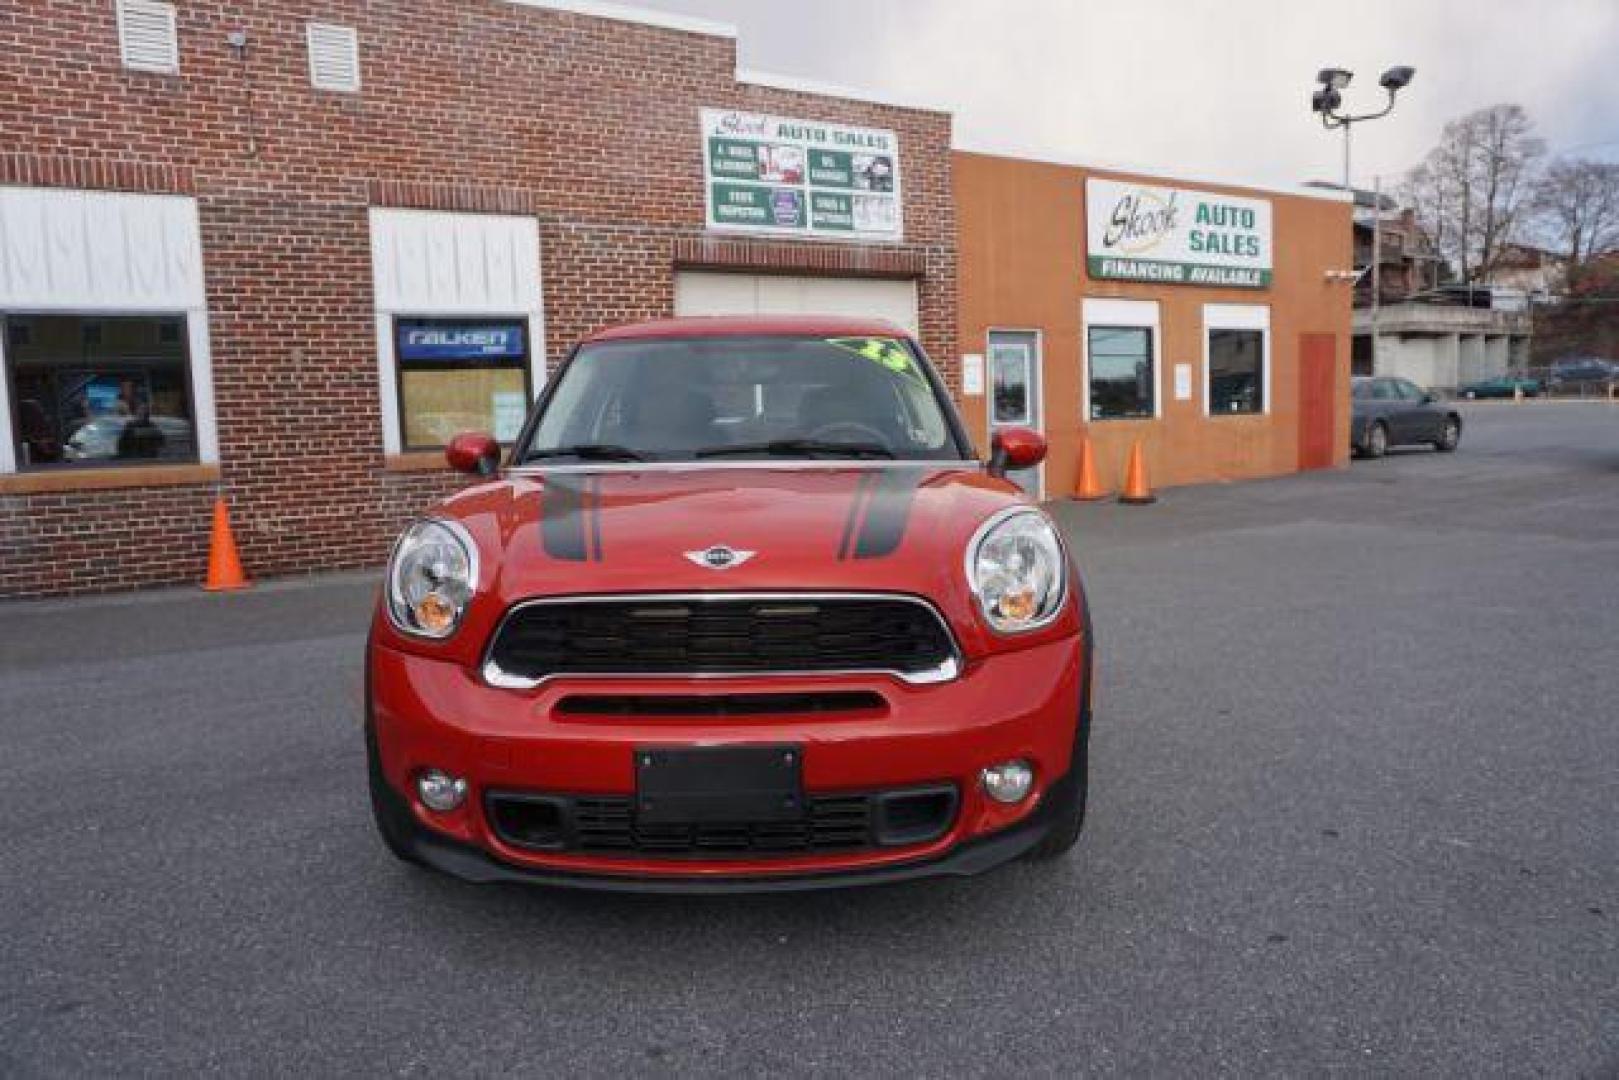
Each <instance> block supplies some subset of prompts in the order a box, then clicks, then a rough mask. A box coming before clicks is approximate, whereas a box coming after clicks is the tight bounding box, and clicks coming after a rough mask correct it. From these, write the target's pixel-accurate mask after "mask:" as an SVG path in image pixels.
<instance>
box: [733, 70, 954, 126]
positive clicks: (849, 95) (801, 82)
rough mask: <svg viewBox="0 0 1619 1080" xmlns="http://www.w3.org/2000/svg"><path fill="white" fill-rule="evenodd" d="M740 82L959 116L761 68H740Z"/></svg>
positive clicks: (901, 98)
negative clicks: (761, 69)
mask: <svg viewBox="0 0 1619 1080" xmlns="http://www.w3.org/2000/svg"><path fill="white" fill-rule="evenodd" d="M736 81H737V82H739V83H747V84H748V85H750V86H765V87H769V88H770V89H772V90H793V91H797V92H798V93H800V94H814V95H816V96H817V97H832V98H843V99H844V100H846V101H858V102H863V103H865V104H868V105H885V106H887V107H889V108H893V109H915V110H917V111H920V112H934V113H944V114H946V115H952V116H953V115H954V112H955V110H954V108H953V107H952V106H948V105H941V104H937V103H929V102H924V101H921V100H919V99H916V98H910V97H906V96H904V95H902V94H887V93H880V92H878V91H875V90H867V89H864V88H862V87H858V86H846V85H843V84H842V83H833V82H822V81H821V80H819V79H806V78H802V77H800V76H798V75H781V74H777V73H776V72H773V71H760V70H759V69H758V68H744V67H742V66H740V65H738V66H737V69H736Z"/></svg>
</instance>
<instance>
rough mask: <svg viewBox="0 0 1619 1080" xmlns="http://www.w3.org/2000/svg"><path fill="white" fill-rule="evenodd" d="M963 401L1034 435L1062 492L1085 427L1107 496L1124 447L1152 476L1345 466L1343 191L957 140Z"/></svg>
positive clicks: (980, 414) (1204, 477) (988, 418)
mask: <svg viewBox="0 0 1619 1080" xmlns="http://www.w3.org/2000/svg"><path fill="white" fill-rule="evenodd" d="M954 186H955V197H956V216H957V230H958V274H959V281H958V290H959V312H958V315H959V330H958V339H959V343H960V344H959V347H960V349H961V350H962V353H963V354H964V355H963V358H962V369H961V379H962V385H961V390H962V395H961V402H962V407H963V412H964V415H965V417H966V420H967V422H968V424H969V425H970V427H971V429H972V431H973V434H974V437H975V438H976V439H978V440H980V441H981V444H982V445H985V446H987V444H988V441H989V434H990V432H991V431H992V429H993V427H994V426H996V425H1008V424H1020V423H1021V424H1024V425H1026V426H1031V427H1035V428H1037V429H1039V430H1040V431H1042V432H1044V434H1045V435H1046V437H1047V439H1048V441H1049V443H1050V454H1049V456H1048V458H1047V463H1046V465H1045V466H1044V467H1043V468H1042V470H1041V475H1040V476H1028V477H1025V478H1023V479H1024V481H1025V482H1026V484H1028V485H1032V484H1035V483H1039V484H1040V485H1041V493H1042V494H1043V495H1044V496H1045V497H1048V498H1058V497H1062V496H1065V495H1069V494H1071V493H1072V492H1073V490H1074V484H1075V482H1076V479H1077V472H1078V469H1077V457H1078V452H1079V443H1080V437H1081V435H1082V434H1088V435H1089V436H1090V440H1091V443H1092V446H1093V447H1094V449H1095V452H1096V462H1097V466H1098V471H1099V473H1100V477H1101V480H1102V482H1103V484H1104V485H1105V486H1107V487H1109V488H1110V489H1114V490H1116V489H1117V487H1118V486H1119V484H1120V482H1121V480H1122V476H1123V471H1124V467H1125V462H1126V458H1127V456H1128V454H1129V452H1130V448H1131V446H1132V444H1133V443H1134V442H1135V441H1136V440H1138V439H1139V440H1140V441H1141V443H1142V446H1143V450H1144V453H1145V456H1146V461H1147V464H1148V466H1149V474H1150V476H1151V478H1152V482H1153V483H1154V484H1155V485H1157V486H1165V485H1174V484H1191V483H1204V482H1210V481H1223V480H1236V479H1245V478H1251V477H1261V476H1273V475H1278V474H1282V473H1289V472H1293V471H1295V470H1299V469H1309V468H1329V467H1333V466H1339V465H1342V464H1344V463H1345V462H1346V461H1347V458H1348V452H1349V387H1348V382H1349V361H1350V282H1349V280H1348V274H1347V273H1346V272H1347V271H1349V269H1350V267H1351V265H1352V263H1351V246H1352V235H1353V234H1352V230H1351V227H1350V211H1351V208H1350V204H1349V202H1348V201H1347V199H1346V198H1345V197H1343V196H1341V195H1339V194H1338V193H1336V192H1331V191H1321V192H1313V191H1311V189H1308V188H1300V189H1296V190H1289V191H1280V190H1274V189H1261V188H1248V187H1232V186H1227V185H1219V184H1206V183H1201V182H1199V181H1196V180H1182V179H1175V178H1168V177H1163V176H1146V175H1140V174H1131V173H1123V172H1118V171H1113V170H1105V169H1095V168H1090V167H1083V166H1075V165H1065V164H1054V163H1048V162H1041V161H1030V160H1022V159H1013V158H1005V157H993V156H988V155H984V154H977V153H967V152H959V153H957V154H956V155H955V157H954Z"/></svg>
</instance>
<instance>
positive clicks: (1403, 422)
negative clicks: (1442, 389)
mask: <svg viewBox="0 0 1619 1080" xmlns="http://www.w3.org/2000/svg"><path fill="white" fill-rule="evenodd" d="M1350 398H1351V417H1350V424H1349V445H1350V449H1351V451H1352V452H1354V453H1355V454H1357V455H1359V456H1361V457H1371V458H1378V457H1382V456H1383V455H1384V454H1386V453H1388V450H1389V447H1391V446H1418V445H1422V444H1429V445H1432V446H1433V448H1434V449H1435V450H1439V451H1441V452H1443V453H1450V452H1451V451H1452V450H1455V449H1456V447H1457V445H1458V444H1459V443H1460V442H1461V439H1462V418H1461V415H1460V414H1459V413H1457V412H1456V410H1455V409H1454V408H1453V407H1452V406H1451V405H1449V404H1448V403H1446V402H1445V401H1443V400H1441V399H1440V398H1439V397H1438V396H1437V395H1434V394H1430V393H1428V392H1427V391H1425V390H1423V389H1422V388H1421V387H1419V386H1417V385H1416V384H1415V383H1413V382H1411V381H1410V380H1408V379H1398V378H1391V377H1388V376H1383V375H1377V376H1361V377H1357V378H1354V379H1351V380H1350Z"/></svg>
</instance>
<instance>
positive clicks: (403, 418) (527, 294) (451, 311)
mask: <svg viewBox="0 0 1619 1080" xmlns="http://www.w3.org/2000/svg"><path fill="white" fill-rule="evenodd" d="M371 262H372V282H373V292H374V296H375V300H376V326H377V368H378V373H379V375H380V377H381V379H380V381H381V390H382V443H383V451H384V453H387V454H400V453H406V452H410V451H416V450H427V449H431V448H434V447H439V446H443V445H444V444H445V443H446V442H448V441H449V440H450V439H451V438H452V437H454V436H455V435H456V434H458V433H460V432H462V431H470V430H477V431H485V432H488V433H489V434H492V435H494V436H495V438H496V439H498V440H499V441H501V442H510V441H511V440H513V439H514V438H516V436H517V432H518V429H519V428H520V427H521V426H522V422H523V419H524V417H525V416H526V415H527V412H528V408H529V406H530V404H531V403H532V402H533V400H534V396H535V394H536V393H537V392H538V391H539V389H540V387H541V386H542V385H543V384H544V382H545V366H544V364H545V361H544V356H545V350H544V347H543V343H544V341H545V336H544V332H543V327H542V311H543V307H542V303H541V294H540V234H539V222H538V221H537V220H536V219H534V218H532V217H517V216H508V215H503V214H465V213H451V212H444V211H435V210H405V209H394V208H384V207H373V208H372V210H371Z"/></svg>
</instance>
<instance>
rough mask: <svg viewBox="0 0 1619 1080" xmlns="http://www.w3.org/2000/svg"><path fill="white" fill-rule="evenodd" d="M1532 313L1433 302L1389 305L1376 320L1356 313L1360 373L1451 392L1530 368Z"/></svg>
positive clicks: (1368, 313)
mask: <svg viewBox="0 0 1619 1080" xmlns="http://www.w3.org/2000/svg"><path fill="white" fill-rule="evenodd" d="M1532 328H1533V327H1532V323H1531V320H1530V316H1529V313H1528V312H1527V311H1524V310H1519V311H1497V310H1492V309H1489V308H1474V307H1462V306H1456V305H1447V304H1439V303H1431V302H1416V301H1407V302H1403V303H1396V304H1385V305H1383V306H1382V308H1381V309H1380V310H1379V311H1378V313H1377V317H1376V334H1377V345H1376V357H1377V358H1376V362H1375V363H1373V362H1372V349H1373V345H1372V336H1373V314H1372V311H1371V309H1370V308H1356V309H1355V342H1356V373H1357V374H1377V375H1398V376H1400V377H1402V378H1406V379H1410V380H1411V381H1412V382H1414V383H1416V384H1417V385H1418V386H1421V387H1424V388H1426V389H1430V390H1438V391H1440V392H1444V393H1448V392H1452V391H1454V390H1455V389H1456V387H1458V386H1461V385H1463V384H1465V383H1470V382H1478V381H1480V380H1483V379H1491V378H1494V377H1496V376H1498V375H1504V374H1505V373H1506V372H1507V371H1509V370H1516V369H1522V368H1524V367H1526V366H1527V365H1528V363H1529V341H1530V333H1531V330H1532Z"/></svg>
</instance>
